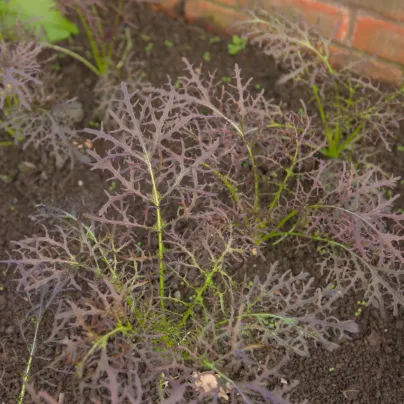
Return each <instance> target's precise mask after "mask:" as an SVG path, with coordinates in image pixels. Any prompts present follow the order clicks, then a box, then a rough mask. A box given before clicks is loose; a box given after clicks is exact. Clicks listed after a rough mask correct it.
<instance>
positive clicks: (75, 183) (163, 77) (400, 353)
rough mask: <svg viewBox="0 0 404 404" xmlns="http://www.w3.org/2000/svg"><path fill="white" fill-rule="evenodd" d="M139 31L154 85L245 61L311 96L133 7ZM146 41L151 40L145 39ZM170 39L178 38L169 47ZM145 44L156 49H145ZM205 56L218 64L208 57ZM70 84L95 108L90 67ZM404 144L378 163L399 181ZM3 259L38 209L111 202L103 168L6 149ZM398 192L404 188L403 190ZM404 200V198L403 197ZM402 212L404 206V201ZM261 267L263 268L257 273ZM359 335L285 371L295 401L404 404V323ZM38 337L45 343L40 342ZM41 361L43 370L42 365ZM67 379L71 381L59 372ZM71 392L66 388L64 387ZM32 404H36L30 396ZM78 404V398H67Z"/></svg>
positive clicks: (7, 351)
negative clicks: (187, 65)
mask: <svg viewBox="0 0 404 404" xmlns="http://www.w3.org/2000/svg"><path fill="white" fill-rule="evenodd" d="M132 21H133V22H134V24H136V26H137V29H136V30H135V32H134V33H133V51H134V52H135V54H136V56H137V58H138V59H139V60H141V61H143V63H144V67H143V70H144V72H145V73H146V79H147V80H148V81H149V82H151V83H152V84H153V85H155V86H159V85H161V84H164V83H165V82H166V81H167V76H170V77H171V78H172V80H173V81H175V80H176V78H177V77H179V76H181V75H182V74H183V71H184V64H183V62H182V60H181V58H182V57H186V58H187V59H188V60H189V61H190V62H191V63H192V64H194V65H199V64H200V63H203V64H204V66H205V67H208V68H209V70H211V71H213V70H216V71H217V75H218V77H231V76H232V75H233V68H234V63H238V64H239V66H240V67H241V69H242V74H243V76H244V77H245V78H249V77H253V83H254V84H257V85H260V86H262V88H264V89H265V91H266V94H267V96H269V97H274V98H276V99H278V100H279V99H282V100H283V101H285V102H287V103H289V104H290V106H291V107H293V106H294V105H296V100H298V98H299V97H302V98H304V97H305V95H304V94H296V92H293V91H292V90H290V91H283V92H282V93H281V94H280V93H277V91H276V90H275V89H274V82H275V81H276V79H277V78H278V77H279V75H280V71H279V69H278V68H277V67H276V65H275V64H274V62H273V61H272V60H270V59H268V58H267V57H266V56H264V55H262V54H260V53H259V52H257V50H255V49H252V48H250V47H247V49H246V50H244V51H243V52H241V53H240V54H239V55H237V56H230V55H229V54H228V52H227V42H228V39H227V38H221V39H220V41H219V42H217V41H216V40H212V38H215V35H213V34H211V33H207V32H205V31H203V30H202V29H200V28H198V27H195V26H190V25H187V24H185V23H184V22H183V21H180V20H172V19H170V18H167V16H165V15H162V14H159V13H156V12H152V11H150V10H149V9H147V8H140V7H134V11H133V20H132ZM146 37H150V39H148V40H145V38H146ZM167 41H170V42H167ZM147 43H153V47H152V49H151V50H150V51H147V50H146V49H147V48H146V46H147ZM207 52H209V55H210V61H209V62H207V61H206V60H204V55H205V59H207V56H206V55H207ZM62 68H63V74H64V76H63V77H64V86H65V87H66V88H67V89H73V90H72V91H71V94H70V95H71V96H77V97H78V98H79V100H80V101H82V102H83V103H84V106H85V110H86V111H88V110H89V109H91V105H90V104H91V98H90V97H89V94H91V86H93V85H94V80H93V78H92V77H91V73H88V72H87V70H86V69H85V68H83V67H82V66H77V64H76V63H74V62H69V61H66V60H64V62H63V66H62ZM400 144H404V136H403V133H401V135H400V134H398V137H397V139H396V140H395V143H394V144H393V146H392V147H393V149H392V152H391V153H384V154H381V155H380V157H379V159H380V161H379V163H381V164H382V165H383V168H384V169H385V170H386V171H387V172H391V173H392V174H394V176H400V175H402V174H404V159H403V152H400V151H398V149H397V146H398V145H400ZM0 175H1V179H0V184H1V192H0V259H3V258H6V257H7V252H8V251H10V250H11V248H12V243H11V241H12V240H18V239H21V238H24V237H27V236H30V235H33V234H34V233H38V232H41V231H42V229H41V228H40V226H39V225H38V224H36V223H35V222H34V221H33V220H31V219H30V215H32V214H33V213H34V212H35V206H36V205H37V204H42V203H45V204H51V205H54V206H55V205H56V206H59V207H64V208H66V209H75V208H78V207H80V209H85V211H87V212H88V211H94V208H95V207H96V206H98V205H99V203H100V202H101V201H102V199H103V198H104V191H103V190H104V187H105V178H103V177H102V175H101V174H100V173H99V172H97V171H96V172H93V171H89V169H88V167H86V166H84V165H78V166H76V167H75V168H74V169H73V170H72V171H70V170H69V169H68V168H67V167H66V168H58V167H56V166H55V165H54V162H53V161H52V160H51V159H44V158H43V156H42V155H41V153H40V152H38V151H37V150H35V149H33V148H28V149H27V150H22V149H21V148H17V147H7V148H1V149H0ZM400 188H401V189H399V190H398V192H400V191H404V185H402V184H401V185H400ZM401 193H402V194H404V192H401ZM397 207H398V208H404V200H403V199H400V200H399V202H398V206H397ZM274 258H276V259H278V260H280V261H281V264H283V265H284V266H285V267H288V266H304V265H305V264H310V262H308V261H307V260H306V258H305V257H304V256H303V257H296V256H294V255H293V253H289V254H288V252H282V251H279V252H278V253H276V254H275V257H274ZM257 271H262V268H257ZM12 277H13V274H12V273H11V272H10V271H8V270H7V269H3V271H2V272H1V273H0V286H1V288H0V403H4V404H9V403H13V402H16V397H17V396H18V394H19V391H20V388H21V376H20V373H21V372H22V371H23V369H24V366H25V364H26V360H27V344H28V342H26V340H25V339H24V338H23V335H22V332H21V330H20V328H19V321H18V320H19V315H20V313H21V310H22V308H23V306H24V302H22V301H21V298H16V295H15V291H14V284H13V283H12V281H11V279H12ZM354 306H355V297H353V298H352V299H351V300H350V301H347V302H346V304H345V305H344V307H341V313H342V314H344V312H345V314H346V312H352V310H353V307H354ZM358 321H359V324H360V329H361V332H360V334H359V335H357V336H356V337H355V338H354V340H353V341H350V342H345V343H343V344H342V346H341V347H340V348H339V349H338V350H337V351H335V352H331V353H330V352H327V351H324V350H322V349H316V350H313V352H312V356H311V357H310V358H308V359H307V358H300V357H292V359H291V361H290V362H289V363H288V364H287V365H286V367H285V368H284V369H283V372H284V378H285V380H286V381H287V382H288V383H292V382H293V381H295V380H298V381H299V385H298V387H297V388H295V389H294V390H293V394H292V396H291V400H292V402H294V403H298V402H302V401H304V400H307V401H308V402H309V403H311V404H317V403H318V404H337V403H355V404H378V403H382V404H401V403H404V368H403V366H402V364H403V363H404V317H403V314H402V313H401V314H400V315H399V316H398V317H392V316H391V315H387V316H386V317H384V318H383V317H381V316H380V314H379V312H378V311H376V310H372V309H366V310H364V312H363V314H362V315H361V316H360V318H359V319H358ZM39 339H40V338H39ZM52 356H54V354H53V353H52V352H50V351H49V352H40V351H39V352H38V355H37V357H36V358H35V360H34V362H36V364H34V368H33V373H35V371H36V370H37V369H39V368H40V367H41V366H43V364H45V363H46V362H47V360H48V359H49V358H52ZM41 364H42V365H41ZM60 377H61V378H62V379H64V378H65V377H67V376H65V375H62V376H60ZM62 379H59V376H56V375H55V373H54V372H51V371H49V372H47V373H44V374H42V376H41V379H40V381H39V384H40V385H41V386H37V387H43V388H45V389H49V388H50V389H52V390H54V391H55V390H57V389H58V386H60V385H61V383H62V382H63V380H62ZM64 388H66V385H65V386H64ZM25 402H27V403H28V402H30V401H29V399H28V398H27V399H26V401H25ZM67 403H68V404H74V402H73V401H67Z"/></svg>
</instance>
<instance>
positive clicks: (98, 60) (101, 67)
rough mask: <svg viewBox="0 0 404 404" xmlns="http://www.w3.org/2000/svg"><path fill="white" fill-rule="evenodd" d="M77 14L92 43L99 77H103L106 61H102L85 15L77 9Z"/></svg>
mask: <svg viewBox="0 0 404 404" xmlns="http://www.w3.org/2000/svg"><path fill="white" fill-rule="evenodd" d="M76 12H77V14H78V16H79V18H80V21H81V23H82V25H83V27H84V31H85V32H86V35H87V39H88V41H89V43H90V47H91V51H92V53H93V57H94V60H95V64H96V65H97V71H98V72H99V73H98V75H99V76H102V75H103V74H104V73H105V70H106V69H105V64H104V61H102V60H101V57H100V52H99V50H98V47H97V44H96V43H95V39H94V36H93V33H92V32H91V29H90V27H89V25H88V23H87V21H86V19H85V18H84V15H83V14H82V12H81V11H80V10H79V9H78V8H77V7H76Z"/></svg>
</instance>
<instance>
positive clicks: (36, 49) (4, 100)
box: [0, 41, 42, 110]
mask: <svg viewBox="0 0 404 404" xmlns="http://www.w3.org/2000/svg"><path fill="white" fill-rule="evenodd" d="M41 51H42V46H41V45H40V44H38V43H36V42H26V43H24V42H20V43H11V42H4V41H0V109H4V108H6V107H11V106H13V105H17V106H18V107H24V108H25V109H27V110H30V109H31V103H32V100H33V98H34V89H35V87H39V86H40V85H41V84H42V82H41V80H40V79H39V73H40V63H39V59H38V57H39V54H40V53H41Z"/></svg>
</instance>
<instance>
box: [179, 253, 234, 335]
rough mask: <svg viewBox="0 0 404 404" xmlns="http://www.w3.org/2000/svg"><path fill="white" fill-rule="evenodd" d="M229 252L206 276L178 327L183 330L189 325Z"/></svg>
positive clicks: (220, 258)
mask: <svg viewBox="0 0 404 404" xmlns="http://www.w3.org/2000/svg"><path fill="white" fill-rule="evenodd" d="M228 252H229V250H228V248H226V249H225V251H224V252H223V253H222V255H221V256H220V257H219V259H218V260H217V261H216V262H215V264H214V266H213V268H212V270H211V271H210V272H209V273H208V274H207V275H206V278H205V282H204V284H203V285H202V286H201V287H200V288H199V290H198V293H197V294H196V297H195V299H194V300H193V303H192V304H191V305H190V306H189V307H188V309H187V311H186V312H185V313H184V314H183V316H182V320H181V322H180V323H179V325H178V327H179V328H182V327H183V326H184V325H185V324H186V323H187V321H188V319H189V317H191V316H192V314H193V312H194V309H195V306H196V305H197V304H199V303H200V301H201V300H202V296H203V294H204V293H205V292H206V289H207V288H208V287H209V286H210V285H211V283H212V279H213V276H214V275H215V274H216V273H217V272H219V271H220V269H221V267H222V263H223V260H224V257H225V256H226V254H227V253H228Z"/></svg>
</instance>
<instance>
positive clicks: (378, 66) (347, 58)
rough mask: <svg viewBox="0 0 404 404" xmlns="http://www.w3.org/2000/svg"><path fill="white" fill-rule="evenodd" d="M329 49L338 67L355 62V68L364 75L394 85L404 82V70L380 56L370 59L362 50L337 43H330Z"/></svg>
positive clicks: (333, 61) (332, 61)
mask: <svg viewBox="0 0 404 404" xmlns="http://www.w3.org/2000/svg"><path fill="white" fill-rule="evenodd" d="M329 50H330V55H331V56H330V62H331V64H332V66H333V67H335V68H336V69H338V68H342V67H346V66H347V65H348V64H350V63H353V62H355V65H354V67H353V70H354V71H356V72H357V73H359V74H361V75H363V76H366V77H370V78H371V79H373V80H376V81H382V82H385V83H390V84H394V85H401V84H402V82H403V78H404V72H403V69H400V67H398V66H395V65H393V64H391V63H388V62H386V61H383V60H381V59H378V58H372V59H369V57H366V56H365V55H364V54H363V53H361V52H358V51H353V50H350V49H347V48H343V47H340V46H337V45H330V46H329Z"/></svg>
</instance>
